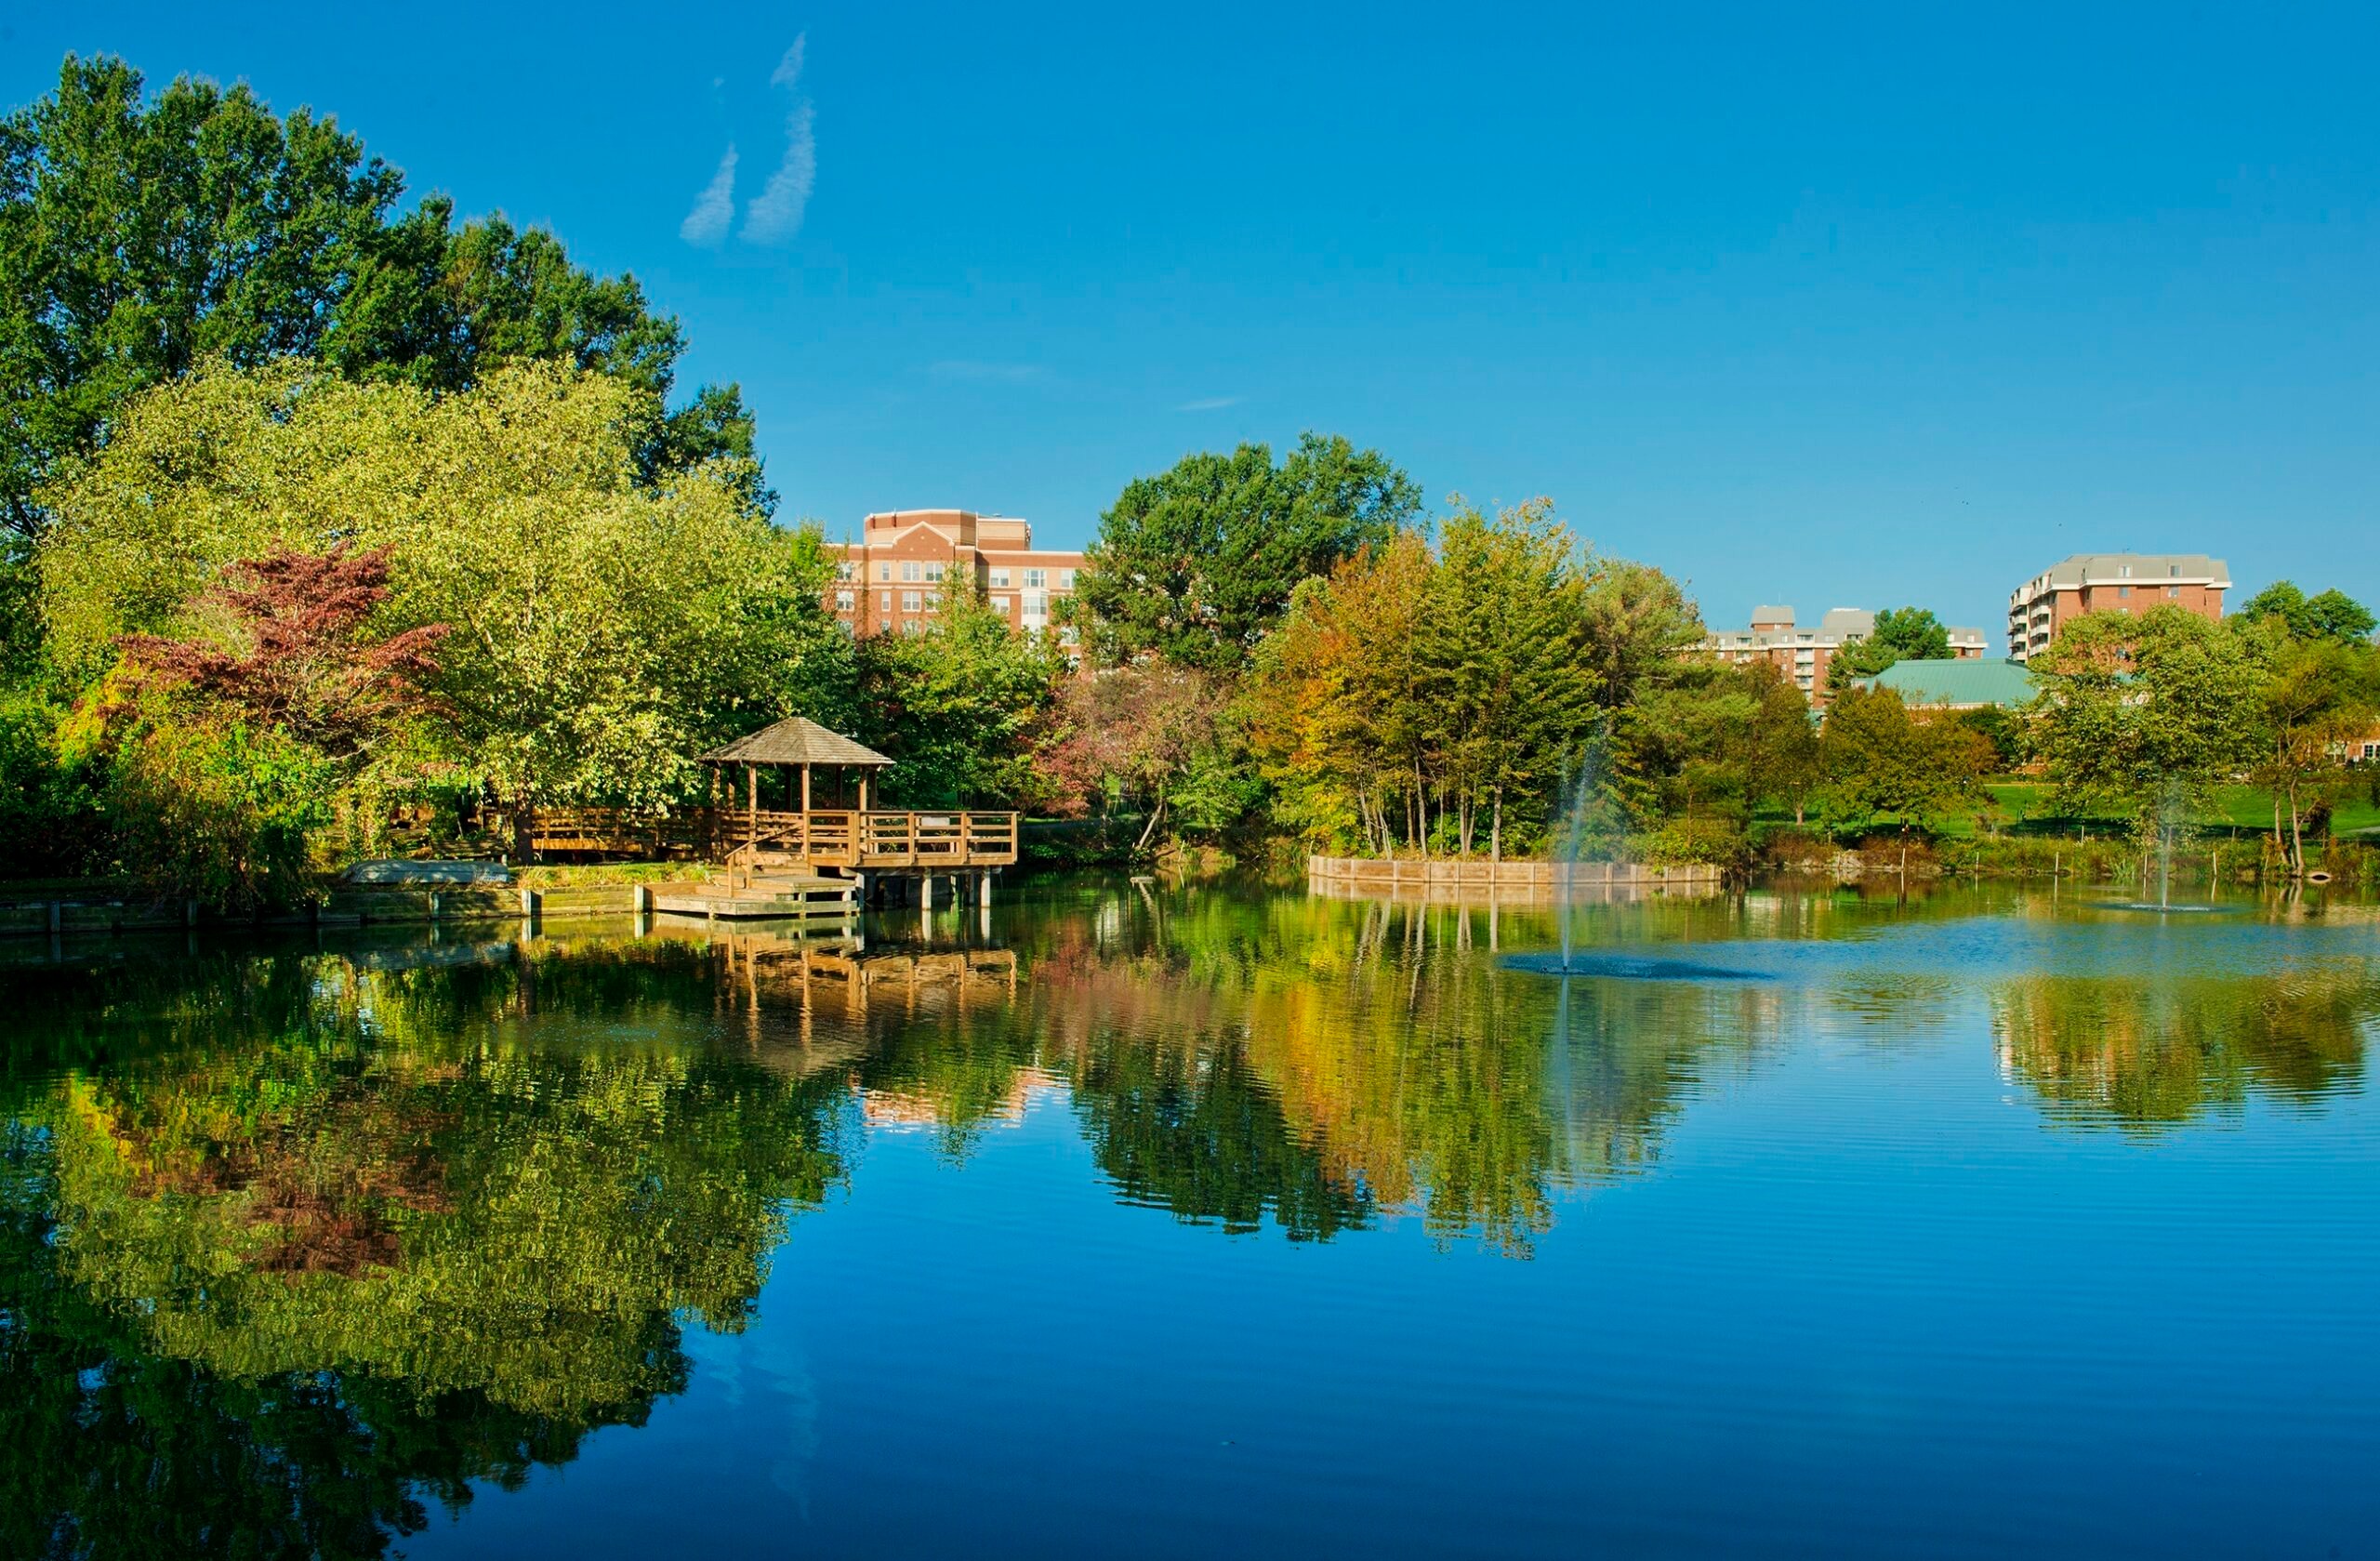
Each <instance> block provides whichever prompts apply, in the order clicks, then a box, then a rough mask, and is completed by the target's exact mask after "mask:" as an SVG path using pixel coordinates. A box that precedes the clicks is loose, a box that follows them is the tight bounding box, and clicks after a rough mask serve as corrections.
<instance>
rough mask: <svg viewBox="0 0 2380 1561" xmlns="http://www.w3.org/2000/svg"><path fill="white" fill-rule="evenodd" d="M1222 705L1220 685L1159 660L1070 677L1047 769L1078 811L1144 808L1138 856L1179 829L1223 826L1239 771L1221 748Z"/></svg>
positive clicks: (1232, 809)
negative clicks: (1168, 832) (1172, 829)
mask: <svg viewBox="0 0 2380 1561" xmlns="http://www.w3.org/2000/svg"><path fill="white" fill-rule="evenodd" d="M1225 699H1226V694H1225V690H1224V687H1223V683H1222V682H1221V681H1220V680H1218V679H1216V678H1214V677H1212V676H1210V675H1209V674H1207V673H1205V672H1201V671H1199V670H1197V668H1189V667H1182V666H1178V665H1176V664H1174V663H1172V662H1170V661H1164V660H1160V659H1157V658H1156V657H1149V658H1146V659H1144V660H1141V661H1137V662H1134V663H1132V664H1131V665H1130V666H1126V667H1118V668H1114V669H1112V670H1109V671H1104V672H1100V673H1098V674H1096V675H1094V676H1091V677H1088V678H1076V679H1071V680H1068V681H1067V682H1066V683H1065V684H1064V687H1063V688H1062V689H1061V690H1060V692H1059V696H1058V708H1057V716H1056V721H1057V727H1058V735H1057V737H1056V740H1055V741H1054V742H1052V743H1051V746H1050V748H1049V751H1048V753H1047V755H1046V756H1045V758H1044V761H1043V762H1044V763H1045V765H1046V766H1047V767H1048V769H1049V771H1050V774H1051V778H1052V779H1053V780H1055V781H1056V783H1057V785H1058V787H1059V792H1060V796H1061V798H1062V799H1064V803H1065V804H1066V805H1069V806H1071V807H1072V808H1074V809H1076V810H1078V811H1089V810H1090V808H1091V807H1092V806H1094V805H1097V806H1107V807H1128V808H1142V809H1145V810H1146V813H1147V822H1146V823H1145V824H1144V825H1143V827H1142V828H1141V835H1140V839H1139V840H1138V841H1137V842H1136V843H1135V844H1134V846H1133V848H1132V849H1133V850H1134V851H1135V852H1139V851H1144V850H1146V849H1148V847H1149V845H1150V843H1151V842H1152V841H1153V840H1157V839H1158V838H1159V836H1160V832H1161V831H1163V830H1165V829H1167V828H1168V827H1171V826H1174V825H1176V824H1180V825H1183V826H1186V827H1189V828H1191V829H1194V830H1199V831H1202V832H1203V831H1210V830H1214V829H1218V828H1221V827H1224V826H1225V825H1228V824H1229V823H1231V821H1232V819H1233V818H1234V817H1236V816H1237V814H1238V813H1239V811H1240V808H1239V804H1240V803H1241V802H1242V801H1244V796H1243V794H1242V788H1240V787H1235V786H1233V785H1232V784H1231V780H1232V776H1233V774H1234V773H1236V772H1237V771H1239V770H1242V769H1244V766H1242V765H1236V764H1235V763H1234V762H1233V756H1232V755H1231V753H1230V752H1228V751H1227V748H1228V747H1229V745H1228V743H1227V741H1226V738H1225V734H1224V732H1223V724H1224V707H1225Z"/></svg>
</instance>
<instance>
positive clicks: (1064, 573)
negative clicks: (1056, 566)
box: [1058, 569, 1075, 590]
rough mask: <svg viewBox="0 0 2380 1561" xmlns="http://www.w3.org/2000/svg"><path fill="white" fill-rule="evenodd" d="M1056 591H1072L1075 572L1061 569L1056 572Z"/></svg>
mask: <svg viewBox="0 0 2380 1561" xmlns="http://www.w3.org/2000/svg"><path fill="white" fill-rule="evenodd" d="M1058 589H1060V590H1072V589H1075V572H1074V571H1073V570H1071V569H1061V570H1059V571H1058Z"/></svg>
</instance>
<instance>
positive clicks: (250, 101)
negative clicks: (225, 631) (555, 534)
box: [0, 56, 770, 536]
mask: <svg viewBox="0 0 2380 1561" xmlns="http://www.w3.org/2000/svg"><path fill="white" fill-rule="evenodd" d="M403 189H404V181H403V176H402V175H401V174H400V173H399V172H398V171H397V170H396V169H394V168H392V167H390V166H389V165H387V164H386V163H384V162H382V161H381V160H380V159H378V158H377V157H369V158H368V157H366V156H365V154H364V149H363V145H362V143H361V142H360V141H359V140H358V139H356V138H354V137H352V136H350V135H347V134H345V133H344V132H342V131H341V130H340V129H339V128H338V126H337V123H336V121H334V120H331V119H318V118H316V117H315V116H314V115H313V114H312V113H311V112H310V111H308V110H304V109H300V110H298V112H294V113H292V114H290V115H289V116H288V117H287V118H285V119H283V118H277V117H276V116H275V115H274V114H273V113H272V112H271V110H270V109H269V108H267V107H266V105H265V104H263V103H262V102H260V101H259V100H258V99H257V98H256V96H255V95H254V94H253V93H252V92H250V91H249V90H248V88H247V87H245V86H232V87H231V88H229V89H225V88H222V87H218V86H215V85H213V84H212V83H208V82H203V81H193V80H191V79H189V78H183V79H179V80H177V81H176V82H174V83H173V84H172V85H171V86H168V87H166V88H165V90H164V91H163V92H160V93H157V94H155V95H153V96H144V93H143V87H142V82H141V78H140V75H139V73H138V72H136V71H134V70H133V69H132V68H131V67H130V66H128V65H126V64H125V63H124V62H122V61H121V60H110V59H94V60H81V59H77V58H75V57H73V56H69V57H68V58H67V60H66V61H65V63H64V65H63V66H62V67H61V68H60V71H59V86H58V90H57V91H56V92H55V93H54V94H52V95H51V96H49V97H47V98H44V99H41V100H40V101H38V102H36V103H34V104H33V105H32V106H30V107H28V108H25V109H22V110H20V111H19V112H15V113H13V114H10V115H8V116H7V118H6V119H5V120H0V405H5V406H6V408H7V423H8V425H9V427H10V429H11V430H12V437H11V438H10V439H9V440H8V441H7V443H5V445H0V519H5V521H6V522H7V524H9V525H10V526H12V527H14V528H15V529H16V530H17V531H19V532H20V534H23V535H28V536H29V535H33V534H34V533H36V532H37V531H39V530H40V529H41V527H42V526H43V525H44V524H45V523H46V520H47V515H46V509H45V506H44V501H43V500H42V499H41V497H40V492H41V490H42V489H43V488H44V487H45V486H46V485H47V484H49V483H51V482H53V481H54V480H55V479H56V478H57V477H58V475H59V472H60V471H61V470H62V469H63V466H64V465H65V463H67V462H68V461H70V460H71V459H72V458H73V457H75V456H80V455H84V454H87V453H88V452H90V451H91V450H92V449H94V448H96V447H97V446H98V445H99V444H100V443H103V442H105V440H106V439H107V438H109V437H110V435H111V433H112V427H113V424H114V420H115V418H116V417H117V416H118V415H119V413H120V411H121V409H122V408H123V406H124V405H125V403H126V402H127V401H128V400H129V399H130V398H132V397H134V396H136V395H138V394H139V392H141V391H142V390H147V389H149V388H150V387H152V386H154V385H158V384H161V383H164V382H166V381H169V380H171V379H173V378H175V377H178V376H180V375H182V374H185V373H188V372H189V371H191V370H192V369H193V368H195V367H196V366H197V365H199V364H202V363H204V362H205V361H207V360H208V359H210V358H218V357H219V358H222V359H225V360H227V361H229V362H230V363H232V364H238V365H244V366H253V365H257V364H264V363H268V362H271V361H272V360H274V359H278V358H281V357H284V356H291V355H299V356H312V357H316V358H319V359H320V360H321V361H322V362H324V364H329V365H331V366H332V367H334V368H335V369H336V370H337V371H338V372H340V373H342V374H346V375H350V376H353V377H359V378H368V379H391V380H396V381H400V382H403V383H405V384H409V385H413V386H416V387H419V388H421V389H424V390H439V391H445V390H459V389H462V388H465V387H467V386H469V385H473V384H476V383H479V382H480V381H481V380H482V379H483V378H484V377H486V376H487V375H488V373H489V372H490V371H492V370H493V369H495V368H496V367H497V366H499V365H501V364H508V363H515V362H520V361H522V360H525V359H533V358H537V359H543V358H555V357H559V358H562V359H563V360H566V361H567V362H569V363H571V364H574V365H575V366H577V367H579V368H581V369H583V370H587V371H590V372H599V373H602V374H604V375H607V376H611V377H616V378H618V379H619V380H620V382H621V383H622V384H624V385H626V386H628V387H629V388H631V389H632V390H634V391H635V392H636V395H637V398H638V415H637V421H636V427H635V429H634V430H633V435H632V437H633V443H634V445H635V448H636V451H637V466H638V470H639V471H640V472H641V474H642V475H644V476H645V477H647V478H648V479H649V480H654V481H658V480H660V477H661V474H663V473H665V472H673V471H680V470H690V469H692V468H693V467H695V466H698V465H700V464H702V463H704V462H707V461H709V460H712V459H715V458H720V457H732V458H733V459H734V462H735V465H734V480H735V483H736V486H737V490H738V496H739V498H740V499H741V500H743V501H744V502H746V503H747V505H749V504H765V503H767V502H768V501H769V498H770V496H768V495H767V494H766V492H765V488H764V486H763V484H762V483H761V481H760V474H759V470H758V469H757V467H756V466H754V465H752V464H751V461H750V456H751V454H752V445H751V429H750V422H749V419H748V417H746V416H745V415H744V413H743V410H742V407H741V404H740V401H739V399H738V397H737V395H736V392H735V390H734V388H733V387H728V388H723V389H707V390H703V391H701V392H699V393H698V394H697V395H696V397H695V398H694V402H693V403H690V404H689V405H687V406H685V407H683V408H681V409H680V410H679V411H677V412H674V413H672V412H668V411H666V410H665V409H664V403H665V401H666V398H667V397H668V393H669V390H670V386H671V381H672V377H673V374H674V371H675V367H676V364H677V361H678V359H679V357H680V355H681V352H682V351H683V350H684V341H683V338H682V336H681V332H680V330H679V327H678V325H677V323H676V322H675V321H674V320H671V319H668V318H667V317H666V316H657V315H655V314H654V313H652V311H650V310H649V309H648V308H647V306H646V304H645V300H644V297H643V294H642V291H641V288H640V287H639V286H638V284H637V283H636V281H635V279H634V278H632V277H628V276H621V277H615V278H597V277H594V276H592V275H590V274H589V273H588V272H587V271H584V270H582V269H580V268H578V267H576V266H575V265H573V264H572V263H571V262H570V259H569V258H568V256H567V255H566V254H565V253H564V252H563V249H562V245H561V243H560V241H559V240H557V239H556V238H555V237H554V236H553V235H552V234H551V233H549V232H544V231H542V230H536V229H532V230H528V231H526V232H523V231H520V230H516V229H514V228H513V227H512V226H511V225H510V224H509V223H508V222H507V221H505V220H504V219H503V218H501V217H493V218H485V219H483V220H478V221H473V222H469V223H465V224H464V225H462V226H461V227H459V228H457V227H456V226H455V225H454V222H453V205H452V203H451V202H449V201H447V200H445V199H444V198H443V197H432V198H430V199H428V200H425V201H423V202H422V203H421V204H420V205H418V206H417V207H416V208H415V209H414V210H412V211H411V212H409V213H407V214H405V215H404V216H403V217H402V218H393V219H392V218H391V215H390V214H391V213H392V212H393V211H394V209H395V206H396V204H397V202H398V200H399V198H400V196H401V195H402V194H403Z"/></svg>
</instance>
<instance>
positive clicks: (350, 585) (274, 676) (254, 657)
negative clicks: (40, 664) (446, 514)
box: [117, 541, 446, 761]
mask: <svg viewBox="0 0 2380 1561" xmlns="http://www.w3.org/2000/svg"><path fill="white" fill-rule="evenodd" d="M391 551H392V549H389V548H385V547H384V548H375V549H371V550H369V551H366V552H357V551H355V550H354V549H353V548H352V547H351V545H350V544H349V543H347V542H343V541H342V542H339V543H337V544H334V545H333V546H332V547H331V549H329V550H328V551H327V552H322V553H307V552H300V551H298V550H297V549H291V548H285V547H284V548H276V549H273V550H272V551H271V552H270V553H268V554H266V555H265V556H264V557H262V558H256V559H245V560H242V561H240V562H235V563H232V564H230V565H228V566H227V567H226V568H225V569H224V570H223V575H222V579H221V581H220V582H219V583H218V584H217V585H215V586H214V587H212V588H210V589H208V590H207V591H206V592H205V594H204V595H203V596H202V597H201V598H200V612H199V615H200V616H213V617H215V618H216V619H217V620H218V623H219V626H220V629H221V632H220V634H219V635H218V636H213V637H208V638H203V639H191V640H168V639H165V638H162V637H160V636H158V635H153V634H129V635H126V636H124V637H122V638H121V639H120V640H119V641H118V642H117V643H118V644H119V645H121V646H122V647H123V650H124V653H125V655H126V660H127V661H128V662H129V663H130V664H131V665H132V666H133V667H134V668H136V670H137V672H138V675H139V677H140V679H141V680H142V681H146V682H149V683H150V684H152V686H156V687H159V688H164V689H181V690H187V691H188V692H189V693H191V694H192V695H196V696H197V697H198V698H199V699H200V700H202V701H204V702H205V704H206V705H208V706H210V707H212V708H216V709H218V710H220V711H222V712H223V713H225V714H226V715H228V716H230V717H231V719H234V720H241V721H248V722H251V723H253V724H254V725H256V726H257V727H258V728H259V729H270V728H272V727H279V728H281V729H282V730H284V732H286V733H287V734H289V735H290V736H292V737H294V738H296V739H298V741H299V742H301V743H304V744H306V745H307V746H309V747H312V748H314V749H316V750H317V751H319V752H320V753H321V754H322V755H323V756H324V758H327V759H330V760H334V761H353V760H356V759H358V758H360V757H362V756H363V755H364V754H365V753H366V752H367V751H369V750H370V749H371V747H373V746H374V745H375V744H376V743H377V741H378V740H379V738H380V737H381V735H382V734H384V733H386V732H387V731H388V729H389V728H390V726H391V725H392V724H393V723H395V722H396V721H400V720H402V719H403V718H404V717H405V716H407V715H410V714H413V713H415V712H417V711H419V710H421V709H423V708H427V706H428V703H429V701H428V696H427V695H425V694H424V693H423V683H424V681H426V680H427V679H429V678H430V677H431V676H432V675H433V674H434V673H435V672H436V670H437V663H436V660H435V659H434V656H433V652H435V650H436V649H437V646H438V642H440V641H441V640H443V639H444V638H445V636H446V626H445V625H443V624H425V625H423V626H421V627H419V628H408V629H404V630H402V631H400V632H398V633H395V634H392V635H388V636H386V637H378V636H376V635H374V633H373V632H372V619H373V615H374V613H375V610H376V609H377V608H378V607H379V605H380V603H381V602H384V601H386V600H387V599H388V595H389V585H388V579H389V555H390V552H391Z"/></svg>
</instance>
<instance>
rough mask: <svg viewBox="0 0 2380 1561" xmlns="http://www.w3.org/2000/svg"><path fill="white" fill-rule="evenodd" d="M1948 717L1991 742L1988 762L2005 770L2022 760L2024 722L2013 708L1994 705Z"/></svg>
mask: <svg viewBox="0 0 2380 1561" xmlns="http://www.w3.org/2000/svg"><path fill="white" fill-rule="evenodd" d="M1950 719H1951V720H1952V721H1957V722H1958V723H1959V724H1960V725H1961V726H1964V727H1965V728H1966V729H1967V730H1968V731H1970V732H1972V733H1974V734H1976V735H1977V736H1978V737H1980V738H1982V739H1983V740H1984V741H1985V742H1986V743H1989V744H1990V745H1991V765H1992V768H1993V769H1995V770H1999V771H2001V772H2003V773H2005V772H2007V771H2010V770H2014V769H2015V768H2016V766H2017V765H2019V764H2021V763H2023V762H2024V761H2025V727H2024V721H2023V720H2022V718H2021V717H2019V716H2018V715H2017V714H2016V712H2015V711H2013V710H2008V709H2003V708H2001V707H2000V706H1997V705H1984V706H1979V707H1977V708H1975V709H1972V710H1960V711H1958V712H1956V713H1955V714H1953V715H1952V716H1951V717H1950Z"/></svg>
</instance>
